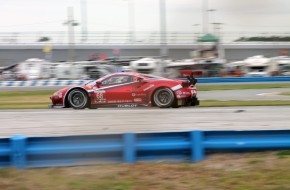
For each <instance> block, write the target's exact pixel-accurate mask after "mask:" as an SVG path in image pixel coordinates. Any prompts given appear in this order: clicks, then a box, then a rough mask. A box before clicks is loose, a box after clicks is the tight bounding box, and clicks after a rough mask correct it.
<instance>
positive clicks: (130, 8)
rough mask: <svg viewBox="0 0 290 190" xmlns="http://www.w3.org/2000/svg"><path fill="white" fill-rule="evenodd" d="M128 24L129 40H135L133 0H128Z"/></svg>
mask: <svg viewBox="0 0 290 190" xmlns="http://www.w3.org/2000/svg"><path fill="white" fill-rule="evenodd" d="M128 17H129V18H128V25H129V32H130V42H135V4H134V0H128Z"/></svg>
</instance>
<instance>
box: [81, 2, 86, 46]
mask: <svg viewBox="0 0 290 190" xmlns="http://www.w3.org/2000/svg"><path fill="white" fill-rule="evenodd" d="M81 15H82V19H81V21H82V24H81V26H82V42H86V41H87V37H88V24H87V1H86V0H81Z"/></svg>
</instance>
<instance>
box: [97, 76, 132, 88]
mask: <svg viewBox="0 0 290 190" xmlns="http://www.w3.org/2000/svg"><path fill="white" fill-rule="evenodd" d="M128 82H133V77H132V76H126V75H117V76H112V77H110V78H108V79H105V80H103V82H102V84H101V85H102V86H108V85H115V84H123V83H128Z"/></svg>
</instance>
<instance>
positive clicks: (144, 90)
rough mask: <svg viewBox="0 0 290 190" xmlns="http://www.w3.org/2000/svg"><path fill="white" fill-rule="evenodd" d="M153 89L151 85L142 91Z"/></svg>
mask: <svg viewBox="0 0 290 190" xmlns="http://www.w3.org/2000/svg"><path fill="white" fill-rule="evenodd" d="M152 87H154V84H151V85H150V86H148V87H147V88H144V91H147V90H149V89H150V88H152Z"/></svg>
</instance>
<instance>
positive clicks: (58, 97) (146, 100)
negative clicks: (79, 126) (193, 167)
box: [50, 72, 197, 107]
mask: <svg viewBox="0 0 290 190" xmlns="http://www.w3.org/2000/svg"><path fill="white" fill-rule="evenodd" d="M120 76H126V77H129V78H130V80H131V81H130V82H125V83H120V84H113V85H106V84H105V83H106V81H108V80H111V79H112V78H114V77H115V78H118V77H120ZM187 83H188V82H187V81H183V80H172V79H166V78H161V77H151V76H148V75H143V74H140V73H125V72H122V73H113V74H110V75H107V76H105V77H102V78H100V79H98V80H96V81H92V82H90V83H88V84H86V85H82V86H72V87H67V88H64V89H62V90H59V91H57V92H55V93H54V94H53V95H52V96H51V97H50V98H51V101H52V105H53V106H55V105H59V106H63V107H70V106H69V103H68V102H67V96H68V94H69V92H70V91H71V90H73V89H76V88H80V89H83V90H84V91H86V92H87V95H88V97H89V101H90V105H95V106H97V107H99V106H100V107H102V106H110V105H118V107H126V106H122V105H127V106H128V107H137V106H153V105H152V95H153V93H154V92H155V91H156V90H157V89H158V88H161V87H167V88H170V89H171V90H172V91H173V92H174V94H175V98H176V101H178V104H180V106H182V105H183V104H185V103H186V102H187V100H188V99H190V98H192V97H196V95H197V90H196V88H195V86H194V85H190V86H188V85H186V84H187ZM182 102H183V103H182Z"/></svg>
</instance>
